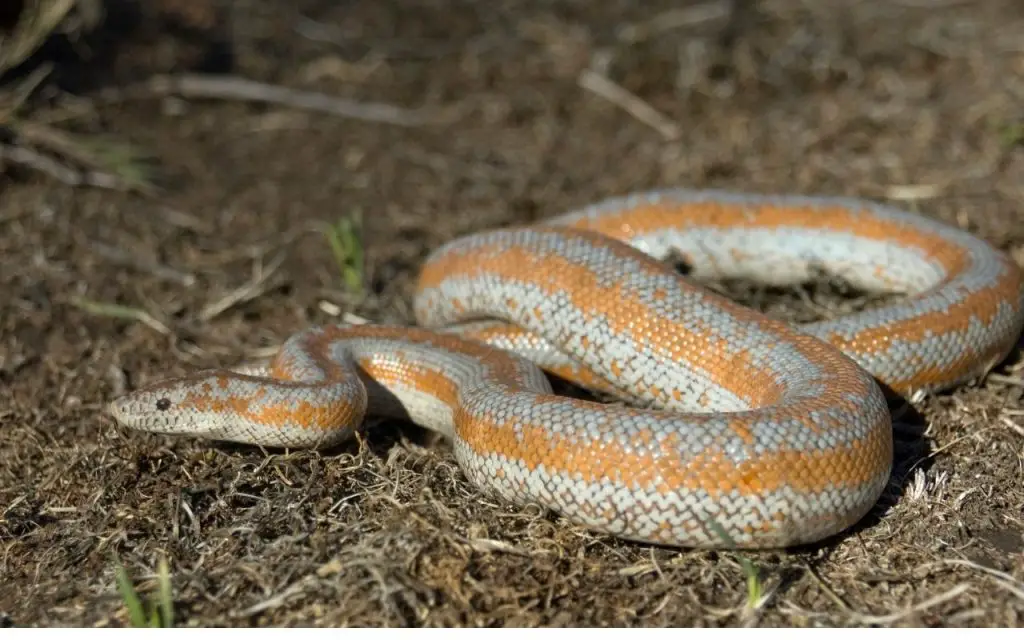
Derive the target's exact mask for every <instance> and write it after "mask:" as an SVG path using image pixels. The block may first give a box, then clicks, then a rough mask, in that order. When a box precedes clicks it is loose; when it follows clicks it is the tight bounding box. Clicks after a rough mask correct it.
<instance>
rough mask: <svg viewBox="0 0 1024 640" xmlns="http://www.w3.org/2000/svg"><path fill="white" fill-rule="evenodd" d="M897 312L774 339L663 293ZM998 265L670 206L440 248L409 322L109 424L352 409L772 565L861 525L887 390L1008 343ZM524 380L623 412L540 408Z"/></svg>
mask: <svg viewBox="0 0 1024 640" xmlns="http://www.w3.org/2000/svg"><path fill="white" fill-rule="evenodd" d="M669 255H677V256H679V257H681V258H682V259H683V260H684V261H685V262H686V263H687V264H688V265H689V266H690V268H691V270H692V272H693V275H694V276H695V277H696V278H700V277H705V276H707V277H713V276H719V277H722V276H725V277H747V278H750V279H754V280H758V281H763V282H769V283H771V284H790V283H795V282H799V281H803V280H806V279H807V278H808V277H809V276H811V275H813V273H814V272H815V270H816V269H824V270H826V271H829V272H831V273H835V274H837V275H840V276H842V277H843V278H844V279H846V280H847V281H849V282H850V283H851V284H853V285H855V286H858V287H862V288H865V289H870V290H887V291H895V292H900V293H903V294H906V295H905V296H904V297H903V298H901V299H899V300H898V301H896V302H894V303H891V304H888V305H886V306H883V307H880V308H874V309H870V310H867V311H862V312H859V313H855V314H851V315H847V316H843V317H841V318H837V319H832V320H827V321H822V322H817V323H811V324H805V325H799V326H791V325H789V324H787V323H784V322H781V321H777V320H773V319H770V318H768V317H766V316H764V315H762V314H760V313H758V312H755V311H754V310H752V309H749V308H747V307H744V306H742V305H739V304H737V303H734V302H732V301H730V300H728V299H726V298H724V297H722V296H720V295H718V294H715V293H713V292H711V291H709V290H707V289H706V288H703V287H701V286H699V285H697V284H695V283H694V282H693V281H691V280H690V279H689V278H684V277H681V276H680V275H678V274H677V273H675V271H674V270H673V269H671V268H670V267H669V266H668V265H666V264H665V263H664V261H663V259H664V258H665V257H667V256H669ZM1022 282H1024V280H1022V274H1021V271H1020V269H1019V267H1018V266H1017V265H1016V264H1015V263H1013V262H1012V261H1011V260H1010V259H1009V257H1008V256H1006V255H1004V254H1002V253H1001V252H998V251H996V250H994V249H993V248H992V247H990V246H989V245H987V244H986V243H984V242H982V241H981V240H979V239H978V238H976V237H974V236H972V235H970V234H968V233H966V232H963V231H961V230H959V229H956V228H954V227H951V226H948V225H945V224H942V223H940V222H937V221H934V220H931V219H928V218H925V217H922V216H918V215H914V214H911V213H908V212H904V211H899V210H896V209H893V208H890V207H885V206H882V205H879V204H874V203H869V202H866V201H861V200H855V199H847V198H823V197H810V196H762V195H753V194H740V193H733V192H721V191H692V190H682V189H678V190H669V191H657V192H646V193H640V194H635V195H631V196H628V197H624V198H616V199H610V200H606V201H603V202H600V203H597V204H594V205H591V206H589V207H586V208H584V209H581V210H579V211H574V212H570V213H567V214H564V215H562V216H559V217H556V218H552V219H550V220H547V221H545V222H542V223H540V224H537V225H534V226H530V227H523V228H514V229H499V230H495V231H487V232H482V233H478V234H473V235H470V236H467V237H464V238H459V239H456V240H454V241H452V242H450V243H448V244H446V245H444V246H443V247H441V248H439V249H438V250H436V251H435V252H434V253H433V254H432V255H431V256H430V257H428V259H427V260H426V262H425V264H424V266H423V268H422V270H421V273H420V279H419V283H418V287H417V291H416V295H415V298H414V311H415V315H416V319H417V323H418V325H420V326H419V327H389V326H358V327H346V326H339V325H330V326H324V327H314V328H310V329H307V330H305V331H302V332H300V333H298V334H296V335H294V336H292V337H291V338H289V339H288V340H287V341H286V342H285V344H284V345H283V346H282V347H281V350H280V351H279V353H278V355H277V356H276V357H275V359H274V360H273V361H272V362H271V363H270V364H269V365H267V366H266V367H262V368H259V367H258V368H251V369H245V370H229V369H213V370H205V371H198V372H195V373H192V374H189V375H186V376H183V377H179V378H174V379H170V380H166V381H163V382H158V383H156V384H153V385H150V386H147V387H144V388H142V389H140V390H137V391H134V392H132V393H130V394H128V395H126V396H124V397H122V398H119V399H118V400H116V401H115V402H114V403H112V405H111V412H112V414H113V415H114V417H115V418H116V419H117V420H118V421H119V422H120V423H121V424H123V425H125V426H127V427H130V428H134V429H138V430H143V431H151V432H160V433H177V434H189V435H194V436H199V437H205V438H210V439H217V440H231V441H237V442H245V443H253V444H261V445H264V446H284V447H327V446H331V445H334V444H337V443H338V442H341V441H343V440H345V439H347V438H348V437H350V436H351V434H352V432H353V430H354V429H355V428H357V427H358V426H359V425H360V424H361V423H362V422H363V420H364V419H365V417H366V416H367V415H368V414H369V415H382V416H393V417H401V418H404V419H408V420H411V421H413V422H415V423H417V424H420V425H422V426H425V427H427V428H430V429H434V430H436V431H438V432H440V433H442V434H444V435H445V436H447V437H448V438H450V440H451V441H452V443H453V448H454V452H455V456H456V458H457V460H458V462H459V464H460V466H461V468H462V469H463V471H464V472H465V474H466V476H467V477H468V478H469V479H470V481H471V482H473V483H474V484H475V485H477V486H478V487H480V488H481V489H484V490H487V491H490V492H492V493H495V494H497V495H499V496H501V497H503V498H504V499H506V500H508V501H510V502H513V503H515V504H528V503H536V504H540V505H542V506H544V507H547V508H550V509H552V510H554V511H556V512H558V513H561V514H562V515H564V516H566V517H567V518H569V519H571V520H572V521H574V522H577V523H580V524H582V525H584V526H587V527H590V528H592V529H594V530H596V531H600V532H604V533H607V534H611V535H614V536H617V537H621V538H624V539H629V540H637V541H643V542H651V543H658V544H665V545H673V546H684V547H703V548H716V547H741V548H770V547H785V546H791V545H796V544H803V543H809V542H814V541H818V540H821V539H823V538H826V537H828V536H830V535H833V534H835V533H837V532H840V531H843V530H845V529H846V528H848V527H849V526H851V525H852V524H854V523H855V522H857V521H858V520H860V519H861V518H862V517H863V516H864V515H865V514H866V513H867V512H868V511H869V510H870V509H871V507H872V506H873V505H874V504H875V503H876V502H877V500H878V497H879V496H880V495H881V493H882V491H883V490H884V488H885V486H886V484H887V482H888V478H889V474H890V471H891V466H892V454H893V441H892V426H891V417H890V414H889V411H888V408H887V404H886V399H885V395H884V393H883V387H885V388H888V389H890V390H892V391H893V392H896V393H901V394H908V393H913V392H915V391H918V390H923V391H934V390H941V389H945V388H949V387H951V386H954V385H956V384H959V383H961V382H964V381H966V380H968V379H971V378H973V377H977V376H978V375H981V374H983V373H985V372H986V371H987V370H988V369H989V368H991V367H992V366H994V365H995V364H996V363H998V362H999V361H1000V360H1001V359H1003V358H1004V357H1005V356H1006V354H1007V353H1008V352H1009V350H1010V349H1011V348H1012V347H1013V345H1014V344H1015V342H1016V340H1017V337H1018V336H1019V334H1020V331H1021V327H1022V325H1024V311H1022V308H1024V304H1022V302H1024V284H1022ZM542 368H543V370H546V371H548V372H549V373H553V374H556V375H558V376H560V377H563V378H566V379H568V380H570V381H572V382H576V383H578V384H581V385H583V386H586V387H589V388H592V389H597V390H601V391H610V392H612V393H614V394H616V395H618V396H620V397H622V398H624V399H626V400H629V401H631V403H630V405H619V404H604V403H598V402H592V401H585V400H580V399H575V398H567V397H561V396H557V395H554V394H553V392H552V389H551V386H550V383H549V381H548V379H547V377H546V376H545V375H544V373H543V371H542Z"/></svg>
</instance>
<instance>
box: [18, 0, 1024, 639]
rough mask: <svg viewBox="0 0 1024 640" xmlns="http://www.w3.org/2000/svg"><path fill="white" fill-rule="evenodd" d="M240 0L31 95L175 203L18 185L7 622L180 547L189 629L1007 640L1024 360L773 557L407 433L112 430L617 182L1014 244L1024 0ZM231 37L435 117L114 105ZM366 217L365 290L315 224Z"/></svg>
mask: <svg viewBox="0 0 1024 640" xmlns="http://www.w3.org/2000/svg"><path fill="white" fill-rule="evenodd" d="M165 4H166V5H168V6H170V5H172V4H174V3H172V2H169V1H166V2H165ZM178 4H180V5H182V6H184V7H186V8H188V7H189V5H188V4H187V3H178ZM233 4H234V9H233V12H232V15H231V16H230V28H226V29H221V30H220V31H219V32H218V31H217V29H216V28H211V27H210V26H209V24H208V22H209V21H208V20H207V18H209V17H210V16H207V15H206V14H204V13H203V12H202V11H198V12H194V15H192V14H188V12H183V13H182V16H184V22H186V23H187V24H185V27H188V28H185V29H182V28H176V29H174V30H162V29H155V28H153V27H152V23H149V24H150V27H148V28H149V31H146V29H145V28H140V30H138V31H136V32H135V33H134V35H131V36H130V37H125V38H124V40H123V41H122V42H120V43H119V44H118V45H117V46H116V47H113V48H112V50H110V51H107V52H105V53H104V55H103V56H100V55H98V54H96V55H95V56H94V57H93V58H91V59H89V58H88V54H89V51H90V50H88V47H87V46H86V45H85V44H82V43H74V42H73V43H72V46H71V48H72V49H75V50H76V51H77V53H79V54H81V55H83V56H85V57H86V59H87V62H86V63H84V64H83V65H82V66H81V67H75V69H76V71H74V72H73V73H70V74H69V73H67V72H66V73H65V74H64V75H65V77H64V80H65V81H82V84H83V87H84V85H85V84H90V83H86V82H85V78H86V75H82V76H81V77H77V76H76V75H75V74H78V73H82V74H84V73H85V71H83V70H82V69H86V70H90V72H91V73H92V74H93V80H95V78H96V77H99V78H101V79H102V80H103V82H102V84H103V85H105V87H99V86H96V84H95V82H92V83H91V84H90V86H88V87H84V88H82V89H81V90H79V91H75V92H74V93H72V92H59V91H56V90H53V89H52V88H49V89H48V88H47V86H48V85H47V84H46V83H44V84H43V85H42V88H40V89H39V90H38V91H39V92H41V95H42V96H43V97H44V98H45V99H44V100H40V101H36V103H34V105H33V107H32V111H31V112H30V113H29V114H23V117H25V118H27V119H29V120H30V121H33V122H36V123H40V124H42V125H45V126H47V127H52V128H54V129H56V130H59V131H62V132H66V133H68V134H69V135H71V134H75V135H101V136H103V138H104V139H109V140H115V141H118V142H120V143H130V144H132V145H134V146H135V148H137V149H141V150H143V151H144V152H145V154H146V164H145V166H146V167H150V168H151V170H152V171H153V172H154V173H153V176H154V180H155V181H156V183H157V185H158V186H159V190H155V191H153V192H151V193H126V192H124V191H119V190H116V189H106V188H102V187H93V186H72V185H68V184H64V183H62V182H61V181H59V180H57V179H55V178H53V177H50V176H46V175H44V174H42V173H40V172H39V171H35V170H31V169H27V168H25V167H18V166H13V165H10V164H9V165H8V167H7V169H6V171H5V173H4V175H3V177H2V178H0V180H2V182H0V185H2V190H3V198H2V200H0V224H2V233H0V286H2V287H3V289H2V290H3V292H4V295H3V296H0V309H2V311H0V424H2V434H3V437H2V438H0V612H2V614H3V620H4V622H5V623H6V624H8V625H18V626H22V625H27V626H32V625H41V626H51V625H62V626H63V625H86V626H90V625H100V626H103V625H124V624H127V622H128V618H127V615H126V612H125V607H124V603H123V600H122V598H121V596H120V595H119V593H118V591H117V588H116V584H115V578H114V575H115V568H116V566H117V563H118V562H120V563H123V565H124V566H125V567H126V569H127V570H128V572H129V573H130V575H131V576H132V577H133V578H134V580H135V581H136V584H137V586H138V588H139V590H140V592H142V593H143V594H147V595H148V594H150V593H152V592H153V590H154V589H155V581H154V579H153V576H154V572H155V570H156V567H157V563H158V561H159V559H160V558H161V557H166V558H167V559H168V561H169V565H170V571H171V575H172V579H173V588H174V606H175V623H176V624H179V625H260V626H266V625H318V626H319V625H323V626H328V625H393V626H395V625H397V626H402V625H414V626H419V625H430V626H436V625H457V626H512V625H522V626H537V625H553V626H566V625H627V626H668V625H675V626H690V625H699V626H735V625H745V624H748V625H768V626H780V625H793V626H831V625H925V626H931V625H968V626H974V625H978V626H1011V627H1012V626H1020V625H1022V624H1024V483H1022V479H1024V428H1022V426H1021V425H1022V424H1024V412H1022V411H1021V396H1022V392H1024V377H1022V374H1021V369H1020V368H1019V367H1018V366H1017V365H1016V362H1017V361H1018V356H1012V357H1011V360H1010V361H1009V362H1008V363H1004V365H1003V366H1001V367H1000V368H998V369H997V370H996V374H995V375H993V376H990V377H989V378H987V379H986V380H984V381H983V382H981V383H979V384H976V385H966V386H964V387H962V388H960V389H957V390H955V391H953V392H951V393H947V394H942V395H939V396H936V397H928V398H925V399H922V400H920V401H919V402H915V404H914V410H915V411H910V412H904V413H900V415H899V416H898V420H897V423H896V439H897V450H896V469H895V472H894V474H893V478H892V484H891V486H890V488H889V490H888V491H887V492H886V494H885V496H883V499H882V500H881V502H880V503H879V505H878V506H877V508H876V509H875V510H874V512H872V514H871V515H870V516H869V517H868V518H866V519H865V521H864V522H862V523H861V524H860V525H859V526H857V527H855V528H854V529H853V530H851V531H849V532H847V533H846V534H844V535H841V536H839V537H837V538H835V539H832V540H828V541H826V542H824V543H822V544H819V545H815V546H813V547H810V548H801V549H795V550H789V551H784V552H770V553H732V552H694V551H688V550H675V549H664V548H652V547H650V546H645V545H640V544H632V543H626V542H621V541H617V540H614V539H610V538H607V537H603V536H600V535H595V534H592V533H589V532H587V531H585V530H583V529H580V528H578V527H574V526H572V525H569V524H566V523H565V522H564V521H561V520H560V519H558V518H557V517H554V516H552V515H551V514H547V513H543V512H540V511H538V510H535V509H533V510H531V509H527V510H523V509H515V508H511V507H509V506H507V505H504V504H500V503H496V502H494V501H493V500H491V499H489V498H486V497H481V496H480V494H479V493H478V492H477V491H476V490H475V489H474V488H473V487H472V486H471V485H469V483H468V482H467V481H466V480H465V478H464V477H463V475H462V473H461V472H460V470H459V468H458V466H457V464H456V463H455V460H454V458H453V456H452V454H451V451H450V448H449V446H448V445H447V443H445V442H444V441H440V440H437V439H436V438H433V437H431V436H430V435H429V434H426V433H424V432H422V431H420V430H418V429H416V428H414V427H411V426H408V425H397V424H383V425H379V426H378V427H377V428H375V429H372V430H368V431H367V433H366V434H365V437H364V439H363V441H362V442H353V443H352V444H351V445H350V446H346V447H342V448H340V449H339V450H336V451H328V452H321V453H310V452H282V451H263V450H260V449H258V448H253V447H241V446H230V445H222V444H211V443H208V442H202V441H194V440H189V439H173V438H165V437H158V436H145V435H140V434H136V433H126V432H124V431H123V430H121V429H119V428H118V427H116V426H115V425H114V424H113V423H112V421H111V420H110V419H109V418H107V417H106V416H105V415H104V414H103V413H102V409H103V407H104V405H105V403H106V402H108V401H109V400H111V399H112V398H114V397H116V396H117V395H119V394H120V393H122V392H123V391H124V390H125V389H130V388H133V387H135V386H137V385H139V384H143V383H145V382H147V381H152V380H155V379H157V378H163V377H166V376H169V375H173V374H180V373H182V372H185V371H188V370H190V369H193V368H196V367H201V366H211V365H224V364H233V363H236V362H238V361H240V360H244V359H248V358H250V357H252V356H255V355H263V354H266V353H268V351H270V350H272V348H273V347H274V346H275V345H278V344H280V342H281V341H283V340H284V339H285V338H286V337H287V336H288V335H289V334H291V333H292V332H294V331H296V330H299V329H302V328H304V327H307V326H308V325H310V324H314V323H327V322H333V321H337V320H338V319H339V318H340V317H343V316H344V314H346V313H354V314H358V315H360V316H363V317H365V318H367V319H369V320H371V321H375V322H411V321H412V318H411V314H410V309H409V298H410V293H411V286H412V284H413V282H414V278H415V275H416V272H417V267H418V264H419V263H420V261H421V260H422V259H423V258H424V256H425V255H426V254H427V252H428V251H430V249H432V248H434V247H436V246H438V245H440V244H441V243H443V242H445V241H447V240H450V239H452V238H454V237H456V236H459V235H461V234H465V233H467V232H470V231H474V230H480V229H485V228H491V227H497V226H502V225H508V224H511V223H515V222H524V221H531V220H536V219H538V218H541V217H544V216H548V215H552V214H555V213H558V212H561V211H564V210H566V209H569V208H572V207H575V206H579V205H582V204H584V203H587V202H590V201H593V200H596V199H599V198H602V197H606V196H612V195H619V194H623V193H626V192H629V191H633V190H640V189H647V188H653V187H664V186H693V187H718V188H728V189H737V190H744V191H768V192H800V193H815V194H846V195H858V196H863V197H867V198H873V199H877V200H889V201H892V202H895V203H897V204H899V205H900V206H904V207H907V208H913V209H915V210H920V211H922V212H924V213H925V214H927V215H930V216H934V217H936V218H940V219H943V220H946V221H948V222H951V223H954V224H958V225H960V226H962V227H964V228H967V229H969V230H971V231H973V232H975V233H976V234H978V235H979V236H981V237H983V238H985V239H987V240H989V241H991V242H992V243H993V244H995V245H996V246H998V247H1000V248H1003V249H1005V250H1007V251H1010V252H1015V254H1016V255H1018V256H1019V257H1020V256H1024V226H1022V225H1021V223H1022V221H1024V211H1022V205H1021V203H1022V202H1024V145H1022V140H1024V111H1022V109H1021V105H1022V104H1024V5H1021V3H1019V2H1017V1H1016V0H975V1H966V0H964V1H960V0H935V1H934V2H924V1H922V0H913V1H911V0H900V1H897V2H891V1H882V0H878V1H865V2H839V1H836V0H831V1H828V2H820V1H817V0H815V1H811V0H806V1H800V0H767V1H765V2H761V3H760V4H759V5H758V10H757V11H756V12H754V13H752V14H746V13H744V14H741V16H740V19H738V20H733V21H730V20H729V19H728V18H727V16H726V12H725V11H724V10H723V9H724V5H723V4H721V3H718V2H714V1H711V2H707V3H697V2H691V3H672V2H653V1H652V2H644V3H636V6H634V7H632V8H626V7H627V3H621V2H591V3H576V2H559V3H549V2H528V1H525V0H501V1H500V2H494V3H479V2H468V1H465V0H456V1H452V2H445V3H441V2H405V3H393V5H392V4H389V3H381V2H371V1H353V2H345V3H327V2H317V1H315V0H292V1H290V2H255V1H245V2H236V3H233ZM192 6H193V8H194V7H198V6H199V5H198V4H195V3H193V5H192ZM186 14H188V15H186ZM179 17H181V16H179ZM190 20H191V23H189V21H190ZM218 33H220V34H221V35H223V34H228V35H229V36H230V38H229V39H230V42H231V45H232V47H233V49H234V52H235V55H236V58H235V60H234V67H233V68H232V70H231V72H232V73H234V74H237V75H239V76H242V77H246V78H249V79H253V80H258V81H261V82H266V83H272V84H277V85H283V86H287V87H290V88H292V89H299V90H309V91H318V92H323V93H326V94H329V95H331V96H335V97H337V98H346V99H350V100H357V101H360V102H370V101H374V102H381V103H387V104H392V105H397V106H402V107H404V108H406V109H413V110H417V109H420V111H416V113H417V114H420V115H424V114H425V115H426V121H424V122H416V123H411V124H408V125H400V124H387V123H376V122H367V121H362V120H357V119H352V118H347V117H342V116H340V115H337V114H335V115H331V114H324V113H317V112H314V111H311V110H309V109H305V108H298V107H286V106H279V105H262V104H253V103H250V102H243V101H240V100H236V99H202V98H197V97H180V96H164V97H159V96H154V95H147V94H144V93H143V94H135V93H130V92H124V91H120V90H118V87H123V86H125V85H127V84H128V83H129V82H133V81H137V80H140V79H144V78H145V77H147V76H148V75H149V74H152V73H156V72H166V71H171V70H176V69H177V70H181V69H186V70H187V69H197V68H209V69H213V70H218V69H217V66H218V64H220V63H221V62H223V61H222V60H220V61H218V59H217V56H215V55H207V54H210V50H204V45H203V43H204V42H205V41H208V40H209V39H210V38H212V37H214V36H215V35H217V34H218ZM76 47H77V49H76ZM213 51H214V53H216V50H213ZM220 70H223V69H220ZM609 86H610V87H612V89H613V91H612V92H611V93H609V91H608V90H607V89H608V87H609ZM615 88H617V89H618V91H619V92H628V94H629V95H631V96H633V99H634V101H636V102H641V103H643V104H645V105H646V106H647V108H648V109H649V110H651V112H652V113H653V114H654V115H653V116H652V115H647V112H645V111H643V110H642V108H638V107H636V106H635V105H634V106H630V105H628V104H627V105H625V107H628V108H625V107H624V106H622V105H620V104H616V97H615V96H616V94H615V93H614V90H615ZM438 114H440V115H439V116H438V117H437V118H435V117H434V116H437V115H438ZM133 166H134V165H133ZM358 217H361V219H362V220H363V229H362V233H361V243H362V248H363V250H364V253H365V274H364V276H365V277H364V279H365V284H366V292H365V295H364V296H362V297H360V296H359V295H358V293H357V292H353V291H352V290H349V289H347V288H346V285H345V280H344V278H343V275H342V271H341V270H340V269H339V265H338V262H337V261H336V260H335V258H334V256H333V254H332V251H331V247H330V245H329V243H328V242H327V241H326V239H325V234H324V228H325V225H334V224H338V223H339V221H343V220H346V219H354V218H358ZM826 289H827V288H826ZM730 291H733V293H734V295H736V297H737V298H739V299H741V300H743V301H744V302H746V303H748V304H753V305H755V306H758V307H760V308H762V309H766V310H768V311H769V312H770V313H773V314H776V315H780V316H782V317H788V318H796V319H800V318H806V317H813V315H814V309H819V308H820V307H821V306H822V305H821V304H808V303H807V302H806V299H807V298H808V295H806V294H807V292H810V294H811V297H820V299H821V300H824V301H826V302H827V303H828V304H833V305H834V304H847V302H845V301H844V299H843V296H842V295H840V293H841V292H839V293H836V292H835V291H834V290H823V289H822V287H818V288H808V289H807V290H805V291H804V295H797V294H795V293H793V292H782V293H785V295H781V294H779V292H765V291H761V290H757V289H754V288H751V287H747V288H746V289H744V288H742V287H740V288H733V289H730ZM797 293H799V292H797ZM769 294H770V295H769ZM819 302H820V301H819ZM97 304H105V305H121V306H122V307H124V308H133V309H136V310H144V312H145V314H146V315H145V316H143V315H140V314H138V313H137V312H136V317H135V318H134V319H133V318H124V317H115V315H113V314H112V312H111V310H110V308H105V307H98V306H96V305H97ZM915 412H916V413H917V414H919V415H914V414H915ZM744 559H746V560H749V561H750V562H752V563H753V564H754V565H755V566H756V567H757V568H758V570H759V572H760V574H759V575H760V580H761V586H762V588H763V591H764V597H763V599H761V600H760V601H758V602H756V603H755V606H753V607H751V606H748V582H747V577H746V574H745V573H744V568H743V564H742V561H743V560H744Z"/></svg>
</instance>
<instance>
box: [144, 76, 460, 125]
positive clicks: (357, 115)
mask: <svg viewBox="0 0 1024 640" xmlns="http://www.w3.org/2000/svg"><path fill="white" fill-rule="evenodd" d="M147 87H148V89H149V90H150V91H152V92H154V93H156V94H158V95H170V94H178V95H180V96H182V97H184V98H214V99H222V100H246V101H250V102H265V103H271V104H280V105H285V106H288V107H295V108H297V109H304V110H307V111H321V112H323V113H328V114H331V115H335V116H341V117H343V118H353V119H356V120H366V121H368V122H382V123H385V124H393V125H397V126H400V127H416V126H421V125H425V124H437V123H439V122H441V118H440V115H439V114H438V113H436V112H425V111H419V110H409V109H403V108H401V107H396V106H394V105H390V104H384V103H380V102H356V101H354V100H346V99H344V98H336V97H334V96H329V95H326V94H323V93H316V92H310V91H297V90H295V89H289V88H287V87H282V86H278V85H272V84H266V83H263V82H256V81H254V80H246V79H245V78H238V77H234V76H203V75H193V74H184V75H177V76H166V75H164V76H156V77H154V78H152V79H151V80H150V81H149V82H148V83H147Z"/></svg>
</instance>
